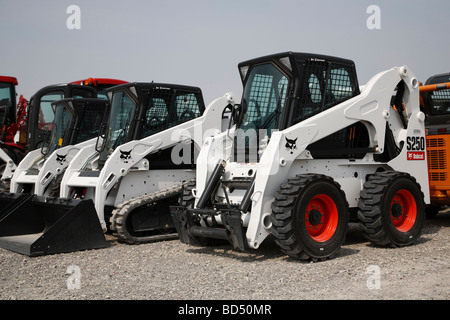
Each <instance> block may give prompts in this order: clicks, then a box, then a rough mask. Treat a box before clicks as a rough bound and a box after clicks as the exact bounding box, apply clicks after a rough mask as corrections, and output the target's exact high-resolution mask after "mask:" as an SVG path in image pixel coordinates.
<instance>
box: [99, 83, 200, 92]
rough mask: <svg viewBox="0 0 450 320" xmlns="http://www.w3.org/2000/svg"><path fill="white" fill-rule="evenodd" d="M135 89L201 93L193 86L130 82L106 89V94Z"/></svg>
mask: <svg viewBox="0 0 450 320" xmlns="http://www.w3.org/2000/svg"><path fill="white" fill-rule="evenodd" d="M130 87H137V88H142V89H151V88H167V89H178V90H186V91H200V92H201V91H202V90H201V89H200V88H199V87H195V86H187V85H181V84H172V83H158V82H130V83H125V84H121V85H117V86H114V87H111V88H108V89H106V92H111V91H117V90H121V89H125V88H130Z"/></svg>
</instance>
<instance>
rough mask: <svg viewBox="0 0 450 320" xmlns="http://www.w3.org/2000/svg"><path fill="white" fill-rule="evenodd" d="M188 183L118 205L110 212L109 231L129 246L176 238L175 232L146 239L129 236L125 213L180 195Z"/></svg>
mask: <svg viewBox="0 0 450 320" xmlns="http://www.w3.org/2000/svg"><path fill="white" fill-rule="evenodd" d="M190 182H191V181H187V182H184V183H180V184H179V185H176V186H174V187H171V188H169V189H166V190H162V191H157V192H154V193H152V194H148V195H143V196H140V197H136V198H131V199H129V200H126V201H124V202H122V203H120V204H119V205H118V206H117V208H116V209H114V210H113V212H112V216H111V219H110V222H111V226H110V228H111V230H112V231H115V232H116V233H117V236H118V237H119V239H120V240H121V241H123V242H126V243H129V244H140V243H149V242H155V241H161V240H169V239H176V238H178V234H177V233H176V232H175V233H170V234H160V235H151V236H146V237H134V236H131V235H130V234H129V233H128V232H126V219H125V218H124V217H125V215H126V214H127V213H129V212H131V211H133V210H136V209H138V208H140V207H143V206H151V205H152V204H153V203H155V202H160V201H164V199H167V198H173V197H174V196H176V195H180V193H181V189H182V186H184V188H186V185H187V184H188V183H190Z"/></svg>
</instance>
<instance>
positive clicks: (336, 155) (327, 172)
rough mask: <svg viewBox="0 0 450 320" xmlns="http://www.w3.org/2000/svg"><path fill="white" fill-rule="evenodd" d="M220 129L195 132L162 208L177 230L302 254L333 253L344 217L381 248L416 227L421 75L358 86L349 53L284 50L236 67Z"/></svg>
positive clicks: (425, 196)
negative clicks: (180, 180)
mask: <svg viewBox="0 0 450 320" xmlns="http://www.w3.org/2000/svg"><path fill="white" fill-rule="evenodd" d="M239 71H240V75H241V78H242V82H243V86H244V89H243V97H242V102H241V105H239V106H238V105H236V106H235V108H234V112H233V119H234V120H235V122H236V125H235V126H233V127H232V128H231V129H230V130H227V131H226V132H223V133H221V134H219V135H217V136H215V137H210V138H207V139H206V140H205V143H204V145H203V147H202V149H201V151H200V154H199V156H198V161H197V171H196V181H195V183H191V184H190V185H189V187H188V188H186V189H185V190H184V192H183V198H182V203H183V205H181V206H172V207H171V209H170V210H171V215H172V218H173V222H174V224H175V226H176V229H177V232H178V234H179V238H180V240H181V241H182V242H184V243H188V244H197V245H202V244H203V245H204V244H206V243H207V242H208V241H209V239H212V238H216V239H224V240H228V241H229V242H230V243H231V244H232V245H233V247H234V248H235V249H238V250H242V251H246V250H248V249H257V248H258V247H259V246H260V245H261V243H262V242H263V241H264V240H265V239H266V237H267V236H269V235H272V236H273V237H274V239H275V242H276V243H277V245H278V246H279V247H280V248H281V250H282V251H283V252H284V253H286V254H288V255H289V256H292V257H294V258H297V259H301V260H313V261H317V260H323V259H327V258H330V257H333V256H334V255H335V254H336V253H337V252H338V250H339V249H340V247H341V245H342V243H343V241H344V238H345V235H346V231H347V226H348V222H349V221H359V222H360V223H361V225H362V227H363V230H364V231H363V233H364V235H365V236H366V237H367V238H368V239H369V240H370V241H371V242H373V243H375V244H377V245H381V246H405V245H410V244H412V243H413V242H415V241H416V240H417V239H418V238H419V237H420V235H421V231H422V228H423V223H424V215H425V202H426V203H429V199H430V197H429V185H428V174H427V161H426V150H425V126H424V119H425V116H424V114H423V113H422V112H421V111H420V108H419V83H418V81H417V79H416V78H415V77H414V75H413V73H412V72H411V70H410V69H409V68H408V67H407V66H402V67H395V68H392V69H391V70H387V71H385V72H381V73H379V74H377V75H376V76H375V77H373V78H372V79H371V80H370V81H369V82H368V83H367V84H366V85H365V86H364V87H361V88H360V87H359V85H358V81H357V76H356V69H355V65H354V63H353V62H352V61H350V60H346V59H341V58H335V57H330V56H323V55H317V54H307V53H293V52H285V53H279V54H274V55H270V56H265V57H261V58H256V59H253V60H249V61H246V62H242V63H240V64H239Z"/></svg>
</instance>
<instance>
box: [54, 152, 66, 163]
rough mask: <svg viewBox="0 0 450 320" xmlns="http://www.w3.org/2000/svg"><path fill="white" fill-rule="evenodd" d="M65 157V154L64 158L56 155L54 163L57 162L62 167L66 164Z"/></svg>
mask: <svg viewBox="0 0 450 320" xmlns="http://www.w3.org/2000/svg"><path fill="white" fill-rule="evenodd" d="M66 157H67V154H66V155H65V156H62V155H60V154H56V161H57V162H58V163H59V164H60V165H63V164H64V162H66Z"/></svg>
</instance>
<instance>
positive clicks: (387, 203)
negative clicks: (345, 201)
mask: <svg viewBox="0 0 450 320" xmlns="http://www.w3.org/2000/svg"><path fill="white" fill-rule="evenodd" d="M358 219H359V221H360V225H361V226H362V229H363V234H364V236H365V237H366V239H368V240H369V241H370V242H372V243H373V244H376V245H378V246H383V247H402V246H407V245H411V244H413V243H414V242H415V241H416V240H417V239H418V238H419V237H420V235H421V233H422V229H423V226H424V223H425V203H424V195H423V193H422V191H421V189H420V186H419V185H418V184H417V182H416V180H415V179H414V178H413V177H411V176H410V175H409V174H407V173H403V172H397V171H384V172H378V173H376V174H374V175H372V176H370V177H369V179H368V180H367V182H366V183H364V187H363V190H362V191H361V194H360V200H359V202H358Z"/></svg>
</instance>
